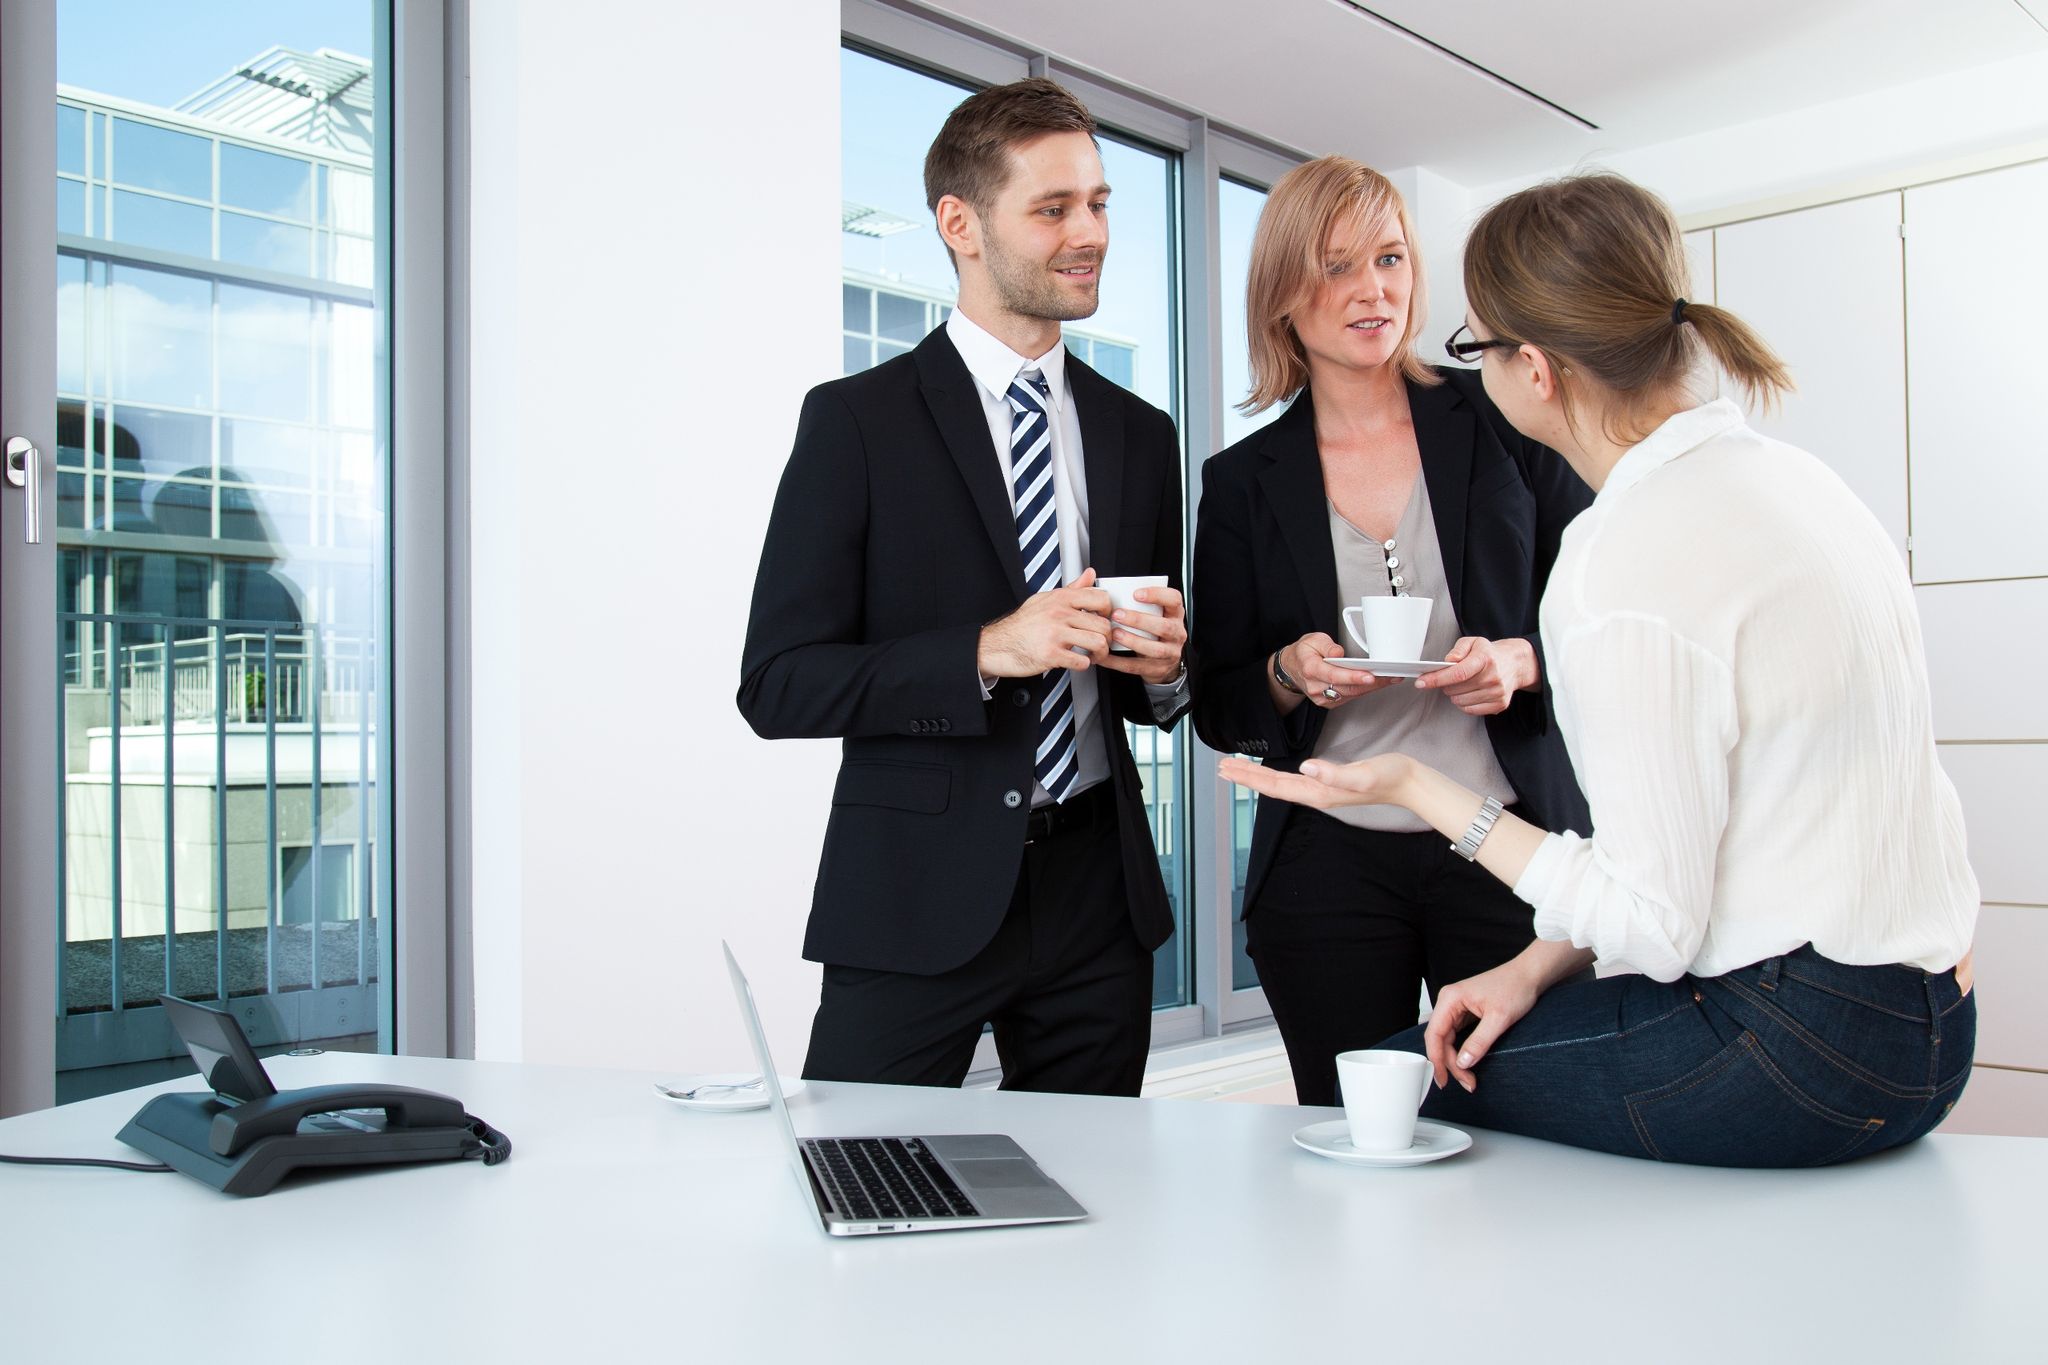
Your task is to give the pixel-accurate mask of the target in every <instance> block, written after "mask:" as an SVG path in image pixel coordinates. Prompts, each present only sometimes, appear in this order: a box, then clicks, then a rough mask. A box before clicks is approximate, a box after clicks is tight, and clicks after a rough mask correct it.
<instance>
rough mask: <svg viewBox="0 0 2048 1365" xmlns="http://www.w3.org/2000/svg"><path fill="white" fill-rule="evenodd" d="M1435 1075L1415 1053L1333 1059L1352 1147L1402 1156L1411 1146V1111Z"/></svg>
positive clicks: (1375, 1052) (1372, 1051) (1370, 1052)
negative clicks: (1349, 1128) (1342, 1094)
mask: <svg viewBox="0 0 2048 1365" xmlns="http://www.w3.org/2000/svg"><path fill="white" fill-rule="evenodd" d="M1434 1076H1435V1073H1434V1072H1432V1071H1431V1070H1430V1067H1429V1058H1427V1057H1425V1056H1423V1055H1422V1054H1421V1053H1419V1052H1394V1051H1389V1050H1383V1049H1380V1048H1367V1049H1364V1050H1362V1051H1358V1052H1340V1053H1338V1054H1337V1085H1338V1087H1339V1088H1340V1089H1342V1090H1343V1092H1344V1117H1345V1118H1346V1119H1348V1120H1350V1122H1351V1145H1352V1146H1353V1147H1354V1148H1356V1149H1357V1150H1358V1151H1361V1152H1405V1151H1407V1150H1408V1148H1409V1147H1410V1146H1411V1145H1413V1144H1414V1141H1415V1111H1416V1110H1417V1109H1420V1108H1421V1107H1422V1101H1423V1098H1424V1097H1425V1096H1426V1095H1428V1094H1429V1083H1430V1081H1431V1080H1432V1079H1433V1078H1434Z"/></svg>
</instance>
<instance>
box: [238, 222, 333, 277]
mask: <svg viewBox="0 0 2048 1365" xmlns="http://www.w3.org/2000/svg"><path fill="white" fill-rule="evenodd" d="M220 258H221V259H222V260H223V261H230V262H232V263H234V264H235V265H253V266H255V267H257V268H258V269H259V270H281V271H284V272H286V273H288V274H292V275H310V274H312V273H313V230H312V229H311V228H302V227H293V226H292V225H291V224H290V223H274V222H272V221H271V220H270V219H268V218H249V217H245V216H244V215H242V214H239V213H226V212H223V213H222V214H221V216H220Z"/></svg>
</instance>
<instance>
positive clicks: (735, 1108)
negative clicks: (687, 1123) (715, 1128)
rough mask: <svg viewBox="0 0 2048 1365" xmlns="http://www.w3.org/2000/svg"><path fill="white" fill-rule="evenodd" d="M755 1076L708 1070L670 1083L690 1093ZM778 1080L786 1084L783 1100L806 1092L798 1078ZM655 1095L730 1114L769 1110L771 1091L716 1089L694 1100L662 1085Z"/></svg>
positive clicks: (687, 1106) (678, 1103)
mask: <svg viewBox="0 0 2048 1365" xmlns="http://www.w3.org/2000/svg"><path fill="white" fill-rule="evenodd" d="M753 1076H754V1073H753V1072H751V1071H708V1072H705V1073H703V1074H701V1075H695V1076H683V1077H680V1078H678V1079H677V1080H675V1081H672V1082H670V1083H669V1089H670V1090H688V1089H689V1088H690V1087H691V1086H697V1085H703V1086H713V1085H738V1084H740V1083H741V1082H743V1081H748V1080H751V1079H753ZM775 1079H776V1080H778V1081H780V1082H781V1083H782V1098H784V1099H790V1098H792V1097H794V1096H796V1095H800V1094H802V1093H803V1089H804V1083H803V1082H802V1081H801V1080H799V1079H798V1078H796V1077H795V1076H777V1077H776V1078H775ZM654 1093H655V1094H656V1095H659V1096H660V1097H661V1098H662V1099H665V1100H667V1101H668V1102H669V1103H670V1104H673V1105H675V1106H677V1107H678V1108H681V1109H709V1110H723V1111H725V1112H727V1113H738V1112H739V1111H741V1110H745V1109H766V1108H767V1107H768V1090H767V1087H765V1086H755V1087H754V1088H753V1089H751V1090H713V1091H710V1092H709V1093H708V1094H702V1095H699V1096H697V1098H695V1099H692V1100H686V1099H682V1098H680V1097H678V1096H675V1095H671V1094H669V1093H667V1091H665V1090H663V1089H662V1088H661V1087H660V1086H659V1085H657V1086H656V1087H655V1088H654Z"/></svg>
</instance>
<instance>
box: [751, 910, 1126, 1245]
mask: <svg viewBox="0 0 2048 1365" xmlns="http://www.w3.org/2000/svg"><path fill="white" fill-rule="evenodd" d="M723 946H724V948H725V966H726V970H727V971H729V972H731V973H732V991H733V994H734V995H735V996H737V997H738V998H739V1002H740V1014H741V1016H742V1017H744V1018H745V1019H746V1021H747V1037H748V1038H749V1039H750V1040H751V1041H752V1042H753V1044H754V1060H755V1061H756V1062H757V1063H758V1064H759V1065H760V1068H761V1084H762V1085H763V1087H765V1088H766V1090H767V1091H768V1105H769V1107H770V1108H771V1109H773V1110H774V1111H775V1131H776V1132H777V1133H778V1134H779V1135H780V1137H781V1139H782V1142H783V1144H784V1145H785V1146H786V1147H787V1148H788V1149H789V1160H790V1165H791V1166H792V1167H793V1168H794V1169H795V1171H796V1178H797V1183H798V1184H800V1185H802V1186H803V1187H804V1189H806V1190H808V1191H809V1192H810V1195H811V1199H812V1200H813V1201H814V1202H815V1203H816V1205H817V1209H818V1219H819V1221H820V1222H822V1223H824V1225H825V1231H827V1232H829V1233H831V1234H832V1235H833V1236H834V1237H864V1236H866V1235H868V1234H869V1233H875V1232H945V1231H948V1230H950V1229H952V1228H986V1227H1004V1226H1007V1225H1010V1224H1013V1223H1069V1222H1072V1221H1073V1220H1074V1219H1076V1218H1086V1217H1087V1216H1088V1210H1086V1209H1084V1208H1082V1207H1081V1206H1080V1205H1079V1204H1078V1203H1076V1202H1075V1201H1074V1197H1073V1196H1072V1195H1070V1194H1068V1193H1067V1192H1066V1191H1065V1190H1063V1189H1061V1188H1060V1187H1059V1184H1058V1182H1056V1181H1054V1180H1053V1179H1052V1177H1050V1176H1048V1175H1047V1174H1046V1173H1045V1172H1043V1171H1041V1170H1039V1169H1038V1163H1037V1162H1035V1161H1033V1160H1032V1159H1031V1158H1030V1157H1029V1156H1026V1155H1025V1153H1024V1149H1023V1148H1022V1147H1019V1146H1018V1145H1017V1144H1016V1143H1015V1142H1014V1141H1012V1140H1011V1139H1009V1138H1007V1137H1004V1136H1002V1135H1001V1134H999V1133H971V1134H948V1135H945V1136H939V1137H851V1138H798V1137H797V1135H796V1128H795V1127H794V1126H793V1125H792V1124H791V1123H790V1121H789V1106H788V1105H787V1104H785V1103H783V1099H782V1087H781V1086H780V1085H778V1084H776V1081H775V1078H776V1075H777V1074H778V1073H777V1072H776V1070H775V1059H774V1058H773V1057H770V1056H769V1055H768V1035H767V1034H765V1033H763V1032H762V1031H761V1016H760V1014H759V1013H758V1012H757V1011H756V1010H755V1009H754V992H753V990H752V989H751V988H749V987H748V985H747V978H746V974H745V973H743V972H742V971H740V964H739V961H738V960H737V959H736V958H734V957H733V955H732V945H730V944H725V945H723Z"/></svg>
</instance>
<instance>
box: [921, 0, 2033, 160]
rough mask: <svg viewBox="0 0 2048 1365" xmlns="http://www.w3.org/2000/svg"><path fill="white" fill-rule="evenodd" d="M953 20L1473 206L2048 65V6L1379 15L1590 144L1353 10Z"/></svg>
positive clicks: (1625, 0) (1231, 6)
mask: <svg viewBox="0 0 2048 1365" xmlns="http://www.w3.org/2000/svg"><path fill="white" fill-rule="evenodd" d="M939 3H940V7H941V8H943V9H945V10H947V11H949V12H951V13H953V14H956V15H958V16H959V17H961V18H963V19H966V20H968V21H969V22H971V23H973V24H976V25H978V26H980V27H982V28H986V29H990V30H993V31H994V32H997V33H1001V34H1004V35H1006V36H1008V37H1010V38H1012V39H1015V40H1016V41H1018V42H1020V43H1023V44H1025V45H1027V46H1029V47H1033V48H1037V49H1039V50H1042V51H1046V52H1049V53H1051V54H1053V55H1054V56H1055V57H1056V58H1058V59H1061V60H1063V61H1066V62H1069V63H1071V64H1073V65H1075V66H1078V67H1083V68H1086V69H1089V70H1092V71H1096V72H1099V73H1103V74H1106V75H1109V76H1113V77H1114V78H1116V79H1117V80H1119V81H1121V82H1122V83H1124V84H1126V85H1130V86H1135V87H1137V88H1139V89H1141V90H1146V91H1149V92H1151V93H1153V94H1155V95H1157V96H1160V97H1161V98H1163V99H1166V100H1168V101H1171V102H1172V103H1174V104H1178V105H1181V106H1183V107H1187V108H1192V109H1197V110H1200V111H1202V112H1203V113H1206V114H1207V115H1208V116H1209V117H1210V118H1212V119H1215V120H1217V121H1219V122H1222V123H1226V124H1230V125H1234V126H1236V127H1240V128H1243V129H1246V130H1248V131H1252V132H1256V133H1259V134H1262V135H1263V136H1265V137H1268V138H1271V139H1273V140H1275V141H1277V142H1281V143H1283V144H1286V145H1289V146H1292V147H1295V148H1298V149H1300V150H1302V151H1306V152H1311V153H1317V154H1321V153H1325V152H1341V153H1344V154H1347V155H1350V156H1355V157H1358V158H1360V159H1361V160H1364V161H1367V162H1370V163H1372V164H1374V165H1378V166H1382V167H1386V168H1388V169H1392V168H1395V167H1402V166H1412V165H1421V166H1427V167H1429V168H1430V169H1432V170H1434V171H1436V172H1438V173H1440V174H1442V175H1445V176H1448V177H1449V178H1450V179H1452V180H1455V181H1458V182H1460V183H1462V184H1466V185H1479V184H1487V183H1491V182H1493V181H1497V180H1504V179H1508V178H1510V177H1514V176H1521V175H1531V174H1536V173H1539V172H1542V171H1545V170H1548V169H1550V168H1553V167H1557V166H1561V165H1567V164H1571V163H1573V162H1576V161H1580V160H1583V159H1586V158H1589V157H1598V156H1602V155H1610V154H1612V153H1614V152H1617V151H1621V150H1625V149H1627V148H1631V147H1640V146H1645V145H1648V144H1651V143H1655V142H1662V141H1666V140H1668V139H1671V138H1676V137H1684V136H1687V135H1689V134H1693V133H1699V132H1705V131H1708V130H1710V129H1714V128H1720V127H1725V126H1727V125H1730V124H1735V123H1742V122H1746V121H1748V120H1751V119H1756V118H1762V117H1766V116H1768V115H1772V114H1780V113H1785V112H1788V111H1790V110H1793V109H1799V108H1804V107H1807V106H1810V105H1816V104H1824V103H1827V102H1829V101H1832V100H1837V99H1842V98H1846V97H1849V96H1853V95H1861V94H1866V93H1869V92H1872V91H1877V90H1883V89H1886V88H1889V87H1892V86H1898V85H1903V84H1907V83H1909V82H1912V81H1915V80H1920V79H1923V78H1926V77H1929V76H1936V75H1941V74H1944V73H1948V72H1954V71H1960V70H1965V69H1968V68H1970V67H1975V66H1981V65H1984V64H1986V63H1989V62H1996V61H2001V60H2004V59H2006V58H2011V57H2018V56H2024V55H2028V54H2034V53H2041V52H2048V27H2044V21H2043V20H2042V19H2040V18H2037V17H2036V16H2037V14H2040V13H2043V12H2048V0H1715V2H1714V3H1712V4H1703V3H1697V2H1696V0H1688V2H1687V3H1678V2H1677V0H1547V3H1542V4H1535V3H1528V2H1527V0H1360V3H1361V4H1362V5H1364V6H1365V7H1366V8H1368V9H1371V10H1373V11H1375V12H1377V13H1378V14H1380V15H1383V16H1385V18H1386V19H1388V20H1391V21H1392V22H1393V23H1394V24H1398V25H1400V26H1402V27H1404V28H1407V29H1409V30H1411V31H1412V32H1414V33H1416V34H1419V35H1421V36H1422V37H1423V38H1426V39H1427V40H1429V42H1430V43H1435V44H1439V45H1441V46H1442V47H1444V48H1448V49H1450V50H1451V51H1452V52H1454V53H1456V54H1458V55H1459V56H1462V57H1464V58H1466V59H1467V60H1469V61H1471V62H1474V63H1477V64H1478V65H1479V66H1482V67H1485V68H1487V69H1489V70H1491V71H1493V72H1495V73H1497V74H1498V75H1500V76H1501V77H1503V78H1505V79H1506V80H1507V81H1510V82H1513V83H1514V84H1515V85H1519V86H1522V87H1524V88H1525V89H1527V90H1529V91H1532V92H1534V93H1535V94H1536V95H1540V96H1541V97H1543V99H1545V100H1549V101H1551V102H1552V103H1554V104H1557V105H1561V106H1563V107H1564V108H1566V109H1568V110H1570V111H1572V113H1574V114H1577V115H1579V116H1580V117H1581V118H1584V119H1586V120H1588V121H1590V122H1592V123H1594V124H1597V125H1599V126H1598V129H1597V130H1588V129H1587V128H1585V127H1583V126H1581V125H1580V124H1578V123H1576V122H1573V121H1572V120H1571V119H1569V118H1566V117H1565V116H1563V115H1561V114H1559V113H1557V112H1555V111H1554V110H1552V109H1550V108H1547V107H1545V106H1544V105H1543V104H1541V103H1539V102H1537V101H1535V100H1532V99H1530V98H1528V97H1527V96H1525V95H1522V94H1519V93H1517V92H1515V91H1514V90H1511V89H1509V88H1508V87H1507V86H1505V85H1502V84H1500V83H1499V82H1496V81H1494V80H1491V79H1489V78H1488V77H1487V76H1485V75H1483V74H1481V73H1480V72H1477V71H1474V70H1472V69H1471V68H1470V67H1468V66H1465V65H1463V64H1462V63H1460V62H1459V61H1457V60H1456V59H1455V58H1453V57H1451V56H1447V55H1446V54H1445V53H1443V52H1440V51H1437V50H1435V49H1433V48H1431V47H1430V46H1428V45H1427V44H1425V43H1420V42H1417V41H1415V40H1414V39H1413V38H1410V37H1407V36H1405V35H1403V34H1401V33H1400V32H1398V31H1396V30H1395V29H1392V28H1389V27H1388V26H1387V25H1385V24H1382V23H1380V22H1378V21H1377V20H1375V19H1373V18H1371V17H1369V16H1368V15H1366V14H1364V13H1360V12H1359V8H1358V7H1357V6H1354V5H1351V4H1348V3H1346V0H1257V3H1247V0H1176V2H1175V3H1172V4H1163V3H1148V2H1147V0H1029V3H1023V4H1020V3H1018V0H939ZM2025 4H2031V5H2032V6H2033V7H2034V8H2033V10H2032V11H2030V10H2028V9H2026V8H2023V5H2025ZM2043 98H2044V100H2048V94H2044V97H2043Z"/></svg>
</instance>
